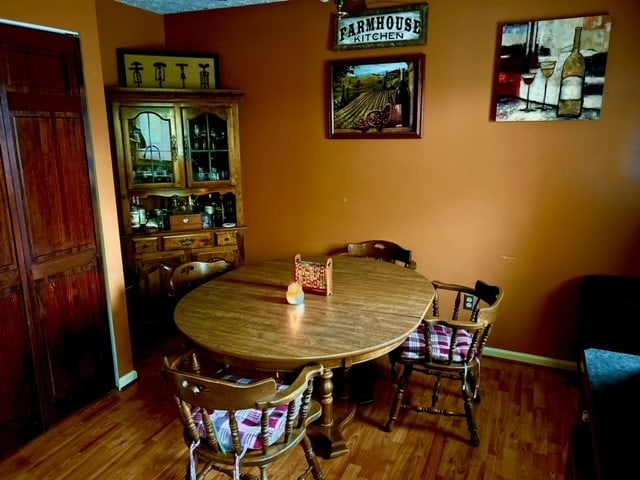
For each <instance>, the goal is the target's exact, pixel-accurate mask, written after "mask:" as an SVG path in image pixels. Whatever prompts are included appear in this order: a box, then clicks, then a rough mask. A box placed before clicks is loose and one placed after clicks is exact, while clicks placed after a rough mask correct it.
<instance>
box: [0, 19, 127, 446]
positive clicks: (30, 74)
mask: <svg viewBox="0 0 640 480" xmlns="http://www.w3.org/2000/svg"><path fill="white" fill-rule="evenodd" d="M80 58H81V57H80V46H79V40H78V38H77V37H76V36H72V35H64V34H59V33H53V32H45V31H39V30H33V29H28V28H23V27H17V26H10V25H0V87H1V88H0V107H1V109H0V210H1V211H2V212H3V213H2V215H0V338H1V341H2V347H1V348H0V385H1V386H2V395H0V456H4V455H5V454H7V453H8V452H10V451H11V450H13V449H14V448H16V447H17V446H19V445H20V444H22V443H25V442H26V441H27V440H28V439H29V438H31V437H33V436H34V435H36V434H38V433H39V432H42V431H43V430H44V429H47V428H48V427H49V426H51V425H53V424H55V423H57V422H58V421H59V420H61V419H62V418H64V417H65V416H66V415H68V414H69V413H71V412H72V411H75V410H76V409H78V408H80V407H81V406H84V405H85V404H86V403H88V402H89V401H91V400H93V399H95V398H98V397H99V396H101V395H103V394H105V393H106V392H108V391H109V390H112V389H113V388H114V387H115V375H114V369H113V359H112V352H111V339H110V332H109V324H108V314H107V303H106V295H105V284H104V275H103V267H102V258H101V248H102V247H101V245H100V235H99V231H98V229H97V221H96V209H95V205H94V198H95V189H94V184H93V176H94V175H93V172H92V170H91V168H90V165H91V162H90V148H89V146H88V144H87V142H86V138H87V136H86V134H85V133H86V124H85V112H86V108H85V105H84V98H83V86H82V68H81V61H80Z"/></svg>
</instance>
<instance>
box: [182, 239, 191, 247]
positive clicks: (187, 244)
mask: <svg viewBox="0 0 640 480" xmlns="http://www.w3.org/2000/svg"><path fill="white" fill-rule="evenodd" d="M180 245H182V246H183V247H190V246H191V245H193V239H191V238H183V239H182V240H180Z"/></svg>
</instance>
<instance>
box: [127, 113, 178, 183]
mask: <svg viewBox="0 0 640 480" xmlns="http://www.w3.org/2000/svg"><path fill="white" fill-rule="evenodd" d="M121 123H122V135H123V143H124V149H125V158H126V162H127V173H128V182H129V188H154V187H166V186H173V185H178V184H179V183H180V173H179V161H178V160H179V158H178V155H179V152H178V148H177V141H176V125H175V119H174V114H173V108H170V107H169V108H163V107H123V108H122V110H121Z"/></svg>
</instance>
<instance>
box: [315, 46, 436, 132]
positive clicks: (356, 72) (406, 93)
mask: <svg viewBox="0 0 640 480" xmlns="http://www.w3.org/2000/svg"><path fill="white" fill-rule="evenodd" d="M424 58H425V57H424V55H423V54H413V55H402V56H396V57H384V58H366V59H355V60H339V61H330V62H329V65H328V78H329V79H328V82H327V83H328V85H329V90H330V91H329V108H328V111H329V115H328V136H329V138H420V137H421V136H422V103H423V99H422V97H423V95H422V91H423V86H422V82H423V76H424V72H423V70H424Z"/></svg>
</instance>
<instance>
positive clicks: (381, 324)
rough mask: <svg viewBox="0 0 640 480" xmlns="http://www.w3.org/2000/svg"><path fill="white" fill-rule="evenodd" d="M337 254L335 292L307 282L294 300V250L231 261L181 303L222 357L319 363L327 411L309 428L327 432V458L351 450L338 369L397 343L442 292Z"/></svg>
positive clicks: (187, 319)
mask: <svg viewBox="0 0 640 480" xmlns="http://www.w3.org/2000/svg"><path fill="white" fill-rule="evenodd" d="M327 258H328V257H326V256H314V257H309V258H305V261H309V262H318V263H324V262H326V260H327ZM331 263H332V267H331V268H332V273H331V276H332V288H331V294H330V295H325V294H321V293H310V292H305V295H304V301H303V302H302V303H300V304H297V305H295V304H289V303H288V302H287V300H286V293H287V287H288V285H289V284H290V283H291V282H293V279H294V257H293V256H292V257H291V258H289V259H276V260H268V261H263V262H260V263H255V264H249V265H243V266H241V267H239V268H236V269H234V270H231V271H229V272H228V273H225V274H223V275H221V276H219V277H217V278H215V279H213V280H210V281H208V282H207V283H205V284H203V285H201V286H199V287H197V288H195V289H194V290H192V291H191V292H189V293H188V294H186V295H185V296H184V297H183V298H182V299H181V300H180V301H179V302H178V304H177V305H176V308H175V312H174V319H175V322H176V325H177V327H178V329H179V330H180V331H181V332H182V333H183V334H184V335H185V336H186V337H187V338H188V339H190V340H191V341H192V342H194V343H195V344H197V345H199V346H200V347H202V348H204V349H206V350H207V351H208V352H210V354H211V355H212V356H213V357H214V358H216V359H217V360H218V361H220V362H224V363H225V364H229V365H233V366H238V367H246V368H251V369H264V370H276V371H294V370H296V369H298V368H300V367H302V366H304V365H306V364H309V363H319V364H321V365H322V366H323V367H324V371H323V374H322V378H321V380H320V386H319V390H320V403H321V405H322V415H321V417H320V419H319V420H318V421H317V422H316V423H315V424H314V425H313V426H312V427H311V428H310V434H311V435H316V436H318V435H319V436H321V437H322V439H323V444H324V445H325V449H324V450H325V456H327V457H329V458H333V457H336V456H339V455H343V454H346V453H348V446H347V442H346V439H345V437H344V434H343V429H344V428H345V427H346V425H347V424H348V423H349V422H350V420H351V419H352V418H353V415H354V413H355V408H354V407H352V408H350V409H347V410H346V411H347V413H345V414H344V416H343V418H340V419H338V418H337V417H338V416H337V415H336V414H334V405H333V404H334V398H333V389H334V388H333V380H332V377H333V370H335V369H344V370H345V371H346V372H348V371H349V369H350V368H351V366H352V365H354V364H358V363H362V362H366V361H369V360H372V359H375V358H378V357H380V356H382V355H384V354H386V353H388V352H390V351H391V350H393V349H394V348H396V347H398V346H399V345H400V344H402V342H403V341H404V340H405V339H406V338H407V337H408V336H409V334H410V333H411V332H412V331H413V330H414V329H415V328H417V326H418V325H419V323H420V320H421V319H422V318H423V317H424V315H425V314H426V312H427V309H428V308H429V307H430V305H431V303H432V300H433V297H434V294H435V292H434V289H433V287H432V285H431V282H430V281H429V280H428V279H427V278H426V277H424V276H423V275H422V274H420V273H418V272H417V271H416V270H413V269H410V268H405V267H403V266H401V265H396V264H393V263H389V262H385V261H381V260H374V259H370V258H360V257H351V256H347V255H336V256H333V257H331Z"/></svg>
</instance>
